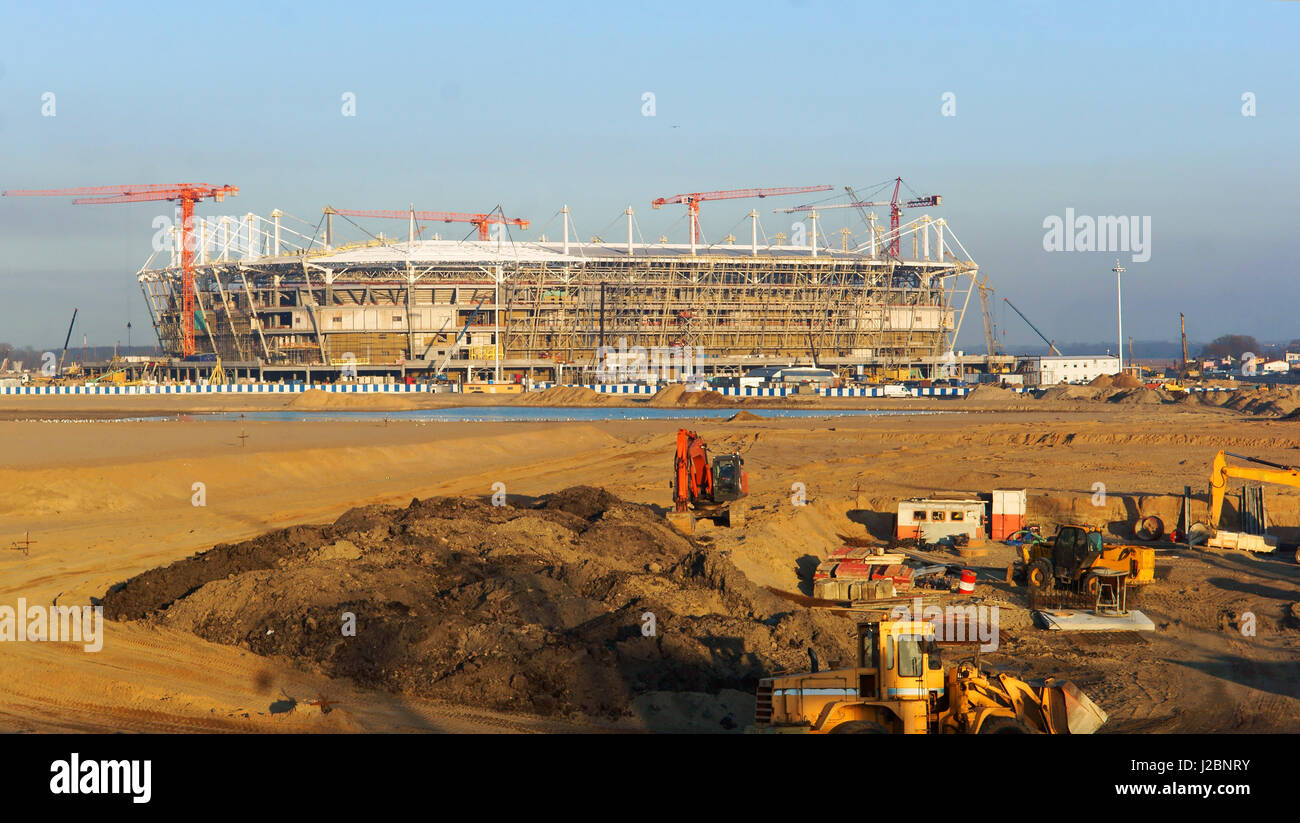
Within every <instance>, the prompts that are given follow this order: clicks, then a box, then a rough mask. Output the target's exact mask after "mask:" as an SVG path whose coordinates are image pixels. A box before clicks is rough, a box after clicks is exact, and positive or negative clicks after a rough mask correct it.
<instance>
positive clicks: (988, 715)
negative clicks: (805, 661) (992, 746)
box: [749, 618, 1107, 734]
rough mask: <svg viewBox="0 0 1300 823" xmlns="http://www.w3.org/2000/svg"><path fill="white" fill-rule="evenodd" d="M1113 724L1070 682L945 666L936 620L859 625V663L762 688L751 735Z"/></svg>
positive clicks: (766, 682) (763, 683)
mask: <svg viewBox="0 0 1300 823" xmlns="http://www.w3.org/2000/svg"><path fill="white" fill-rule="evenodd" d="M1106 720H1107V715H1106V712H1104V711H1102V710H1101V708H1100V707H1098V706H1097V705H1096V704H1095V703H1093V702H1092V700H1090V699H1089V698H1088V696H1087V695H1085V694H1084V693H1083V692H1082V691H1080V690H1079V689H1078V687H1076V686H1075V685H1074V684H1073V683H1070V682H1069V681H1063V680H1056V679H1049V680H1045V681H1041V682H1031V681H1025V680H1020V679H1018V678H1015V677H1012V676H1011V675H1009V674H1005V673H993V672H986V671H984V670H983V669H981V668H980V666H979V662H978V658H977V659H976V660H975V661H974V662H971V661H962V662H960V663H958V664H957V665H955V666H950V667H948V668H945V667H944V664H943V661H942V660H941V658H940V647H939V644H938V642H936V639H935V626H934V624H933V623H931V622H929V621H921V620H893V619H888V620H887V619H883V618H881V619H875V620H868V621H866V622H863V623H859V624H858V629H857V665H856V666H854V667H853V668H850V669H832V670H829V671H821V672H819V671H816V670H815V663H814V671H811V672H805V673H802V674H785V675H777V676H775V677H765V678H763V679H762V680H760V681H759V682H758V692H757V701H756V704H755V710H754V725H753V726H752V727H751V728H750V729H749V731H751V732H790V733H805V734H1092V733H1093V732H1095V731H1096V730H1097V729H1099V728H1101V727H1102V726H1103V725H1104V724H1105V723H1106Z"/></svg>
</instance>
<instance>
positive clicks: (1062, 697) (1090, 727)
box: [1043, 680, 1108, 734]
mask: <svg viewBox="0 0 1300 823" xmlns="http://www.w3.org/2000/svg"><path fill="white" fill-rule="evenodd" d="M1043 692H1044V697H1045V698H1046V703H1047V706H1046V709H1047V713H1048V716H1049V717H1050V718H1051V723H1052V729H1053V731H1055V732H1056V733H1057V734H1063V733H1068V734H1092V733H1093V732H1095V731H1097V730H1098V729H1100V728H1101V727H1102V726H1104V725H1105V724H1106V720H1107V719H1108V716H1107V714H1106V712H1104V711H1102V709H1101V707H1100V706H1098V705H1097V704H1096V703H1093V702H1092V699H1091V698H1089V697H1088V695H1086V694H1084V693H1083V692H1082V691H1080V690H1079V687H1078V686H1076V685H1074V684H1073V683H1071V682H1069V681H1068V680H1053V681H1048V683H1047V685H1046V686H1045V687H1044V688H1043Z"/></svg>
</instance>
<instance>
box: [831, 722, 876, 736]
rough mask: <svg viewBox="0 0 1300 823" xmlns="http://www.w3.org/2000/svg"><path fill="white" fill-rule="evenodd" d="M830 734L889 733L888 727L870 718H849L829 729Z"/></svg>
mask: <svg viewBox="0 0 1300 823" xmlns="http://www.w3.org/2000/svg"><path fill="white" fill-rule="evenodd" d="M829 733H830V734H889V729H886V728H885V727H884V726H882V725H880V724H879V723H873V722H871V721H870V720H850V721H849V722H847V723H841V724H840V725H838V726H836V727H835V728H833V729H831V730H830V732H829Z"/></svg>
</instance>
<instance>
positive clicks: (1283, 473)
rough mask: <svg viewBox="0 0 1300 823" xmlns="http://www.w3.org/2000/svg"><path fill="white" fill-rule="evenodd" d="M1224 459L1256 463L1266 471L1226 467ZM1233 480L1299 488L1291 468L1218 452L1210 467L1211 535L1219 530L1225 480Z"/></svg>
mask: <svg viewBox="0 0 1300 823" xmlns="http://www.w3.org/2000/svg"><path fill="white" fill-rule="evenodd" d="M1228 457H1236V458H1238V459H1240V460H1249V461H1250V462H1251V463H1257V464H1259V465H1261V466H1267V467H1268V468H1263V469H1257V468H1254V467H1252V466H1230V465H1228V460H1227V458H1228ZM1230 477H1235V478H1237V479H1239V480H1256V481H1259V482H1260V483H1273V484H1275V485H1279V486H1291V487H1293V488H1300V469H1296V468H1295V467H1293V466H1283V465H1282V464H1280V463H1270V462H1268V461H1267V460H1260V459H1259V458H1257V457H1246V456H1245V455H1241V454H1231V453H1229V452H1222V451H1221V452H1219V453H1218V454H1216V455H1215V456H1214V464H1213V465H1212V466H1211V467H1210V512H1209V523H1208V524H1207V525H1209V527H1210V531H1211V532H1217V531H1218V530H1219V517H1220V515H1222V514H1223V498H1224V495H1225V494H1227V490H1228V478H1230Z"/></svg>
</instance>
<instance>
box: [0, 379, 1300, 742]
mask: <svg viewBox="0 0 1300 823" xmlns="http://www.w3.org/2000/svg"><path fill="white" fill-rule="evenodd" d="M230 399H231V400H238V401H240V403H246V402H247V399H246V398H230ZM10 400H13V399H11V398H6V407H7V408H8V409H9V411H10V413H11V417H13V416H17V417H35V416H41V417H44V416H46V413H47V412H50V411H54V412H58V414H56V415H49V416H58V417H66V416H70V415H69V414H67V413H71V414H72V415H77V414H81V415H92V416H93V415H94V414H98V413H104V414H114V415H120V414H121V413H122V412H123V411H126V410H127V409H126V408H124V407H125V406H127V405H129V404H132V403H135V401H137V400H139V398H18V399H17V400H19V401H20V402H18V403H14V402H9V401H10ZM149 400H150V401H151V402H152V401H153V398H149ZM217 400H220V401H225V400H227V398H218V399H217ZM258 400H259V401H262V398H258ZM33 401H41V402H39V403H36V402H33ZM50 401H56V402H54V403H52V402H50ZM106 401H110V402H106ZM123 401H126V403H124V402H123ZM179 401H180V402H181V404H182V405H183V404H185V403H189V404H191V405H190V406H188V407H187V410H190V411H195V410H199V409H200V408H217V407H220V408H221V409H222V410H229V409H232V408H243V407H247V406H239V405H235V404H231V405H225V406H223V405H221V404H219V403H214V402H213V400H212V399H209V398H204V399H203V400H202V402H201V403H197V404H196V402H195V401H194V400H191V399H190V398H181V399H179ZM265 402H268V403H270V402H275V403H280V404H283V403H284V402H285V401H284V399H282V398H267V399H266V401H265ZM47 404H48V405H47ZM79 404H80V405H79ZM19 406H21V407H19ZM265 407H268V408H276V407H278V406H265ZM946 408H948V409H957V408H963V407H961V406H954V405H948V406H946ZM965 408H966V409H967V410H969V411H970V413H966V414H940V415H927V416H918V417H886V418H858V419H846V418H826V419H805V420H759V421H743V422H742V421H737V422H734V423H723V422H717V423H714V422H707V421H701V422H699V423H698V424H697V425H695V426H694V427H695V428H697V429H698V430H699V431H700V432H701V434H703V435H704V436H705V437H706V438H707V439H708V440H709V441H710V445H711V447H712V449H713V450H714V451H715V452H717V451H720V450H723V449H730V448H735V449H738V450H740V451H742V452H743V453H744V456H745V460H746V468H747V470H748V471H749V472H750V475H751V514H750V517H749V522H748V523H747V524H746V526H745V528H744V529H743V530H734V531H733V530H727V529H721V528H718V529H713V530H711V531H708V533H707V536H708V537H710V538H711V539H713V540H714V541H715V543H716V545H718V546H720V547H722V548H724V549H726V550H727V551H729V553H730V556H731V558H732V560H733V562H735V564H736V565H737V566H738V567H739V568H740V569H742V570H743V571H744V572H745V573H746V574H747V575H748V576H749V577H750V578H751V579H752V580H753V581H754V582H755V583H758V584H760V585H772V586H775V587H777V588H780V589H784V590H797V589H798V587H799V585H800V574H801V572H802V573H805V574H806V572H807V570H808V569H809V568H810V566H809V564H810V563H814V562H815V558H818V557H820V556H822V555H824V554H825V553H826V551H827V550H829V549H831V548H834V547H836V546H838V545H840V544H842V543H843V542H844V541H845V539H846V538H847V539H865V538H867V537H868V536H869V535H870V534H871V533H873V532H875V533H877V534H881V533H883V532H884V531H886V530H887V529H888V524H889V518H890V517H891V516H892V512H893V511H894V510H895V508H896V501H897V499H898V498H899V497H905V496H913V495H923V494H928V493H930V492H932V491H950V490H971V491H987V490H989V489H991V488H994V487H997V488H1027V489H1028V490H1029V493H1030V510H1031V520H1034V521H1038V522H1042V523H1044V524H1052V523H1056V522H1060V521H1063V520H1082V521H1085V522H1090V523H1096V524H1098V525H1108V526H1110V527H1111V528H1112V530H1114V531H1116V532H1120V533H1122V531H1123V530H1124V529H1125V528H1126V524H1127V523H1129V522H1131V520H1132V519H1133V517H1134V516H1135V515H1136V514H1148V513H1158V514H1161V515H1162V516H1165V517H1166V521H1167V522H1171V516H1172V514H1173V512H1174V511H1175V510H1176V505H1177V503H1176V497H1175V495H1177V494H1179V493H1181V491H1182V488H1183V486H1184V485H1191V486H1192V487H1193V489H1194V490H1198V491H1199V490H1203V489H1204V487H1205V483H1206V480H1207V475H1208V467H1209V461H1210V458H1211V457H1212V456H1213V454H1214V452H1215V451H1216V450H1218V449H1220V448H1228V449H1229V450H1235V451H1241V452H1244V453H1248V454H1253V455H1258V456H1260V457H1263V458H1265V459H1270V460H1275V461H1278V462H1282V463H1292V464H1294V463H1297V462H1300V454H1297V453H1296V449H1297V447H1298V446H1300V423H1296V422H1289V421H1281V420H1267V419H1258V418H1251V417H1246V416H1243V415H1240V414H1236V413H1232V412H1229V411H1225V410H1222V409H1219V408H1214V407H1199V406H1196V407H1189V406H1178V407H1172V406H1160V405H1155V406H1149V405H1113V404H1110V405H1102V404H1093V405H1091V406H1090V405H1087V404H1078V403H1075V404H1070V405H1069V406H1068V407H1064V408H1060V409H1056V408H1052V409H1044V408H1034V407H1032V406H1030V407H1028V408H1025V409H1023V410H1021V409H997V408H987V409H983V410H980V409H979V408H978V407H977V406H974V405H972V406H968V407H965ZM130 410H131V411H136V410H138V406H133V407H131V409H130ZM167 410H168V411H177V410H179V408H178V405H177V403H176V402H175V401H173V403H172V404H171V405H170V406H168V407H167ZM33 412H39V414H33ZM758 413H759V414H761V410H758ZM675 431H676V423H673V422H651V421H637V422H621V423H441V424H418V423H408V422H403V423H396V422H394V423H390V424H384V423H382V422H380V423H348V422H336V423H288V422H286V423H251V422H250V423H218V422H200V421H188V420H184V419H179V420H167V421H158V422H140V423H112V422H94V421H83V422H75V423H56V422H23V421H18V420H12V419H10V420H9V421H6V422H0V443H3V444H4V449H3V451H2V452H0V489H3V490H4V493H3V496H0V546H8V545H9V543H10V542H11V541H13V540H18V539H21V538H22V537H23V535H24V533H26V532H30V535H31V539H32V540H33V541H34V542H33V543H32V545H31V552H30V555H24V554H23V553H22V552H19V551H7V550H0V604H13V603H15V602H16V600H17V598H19V597H23V598H26V599H27V600H28V601H29V602H31V603H43V604H44V603H50V602H52V601H54V600H56V599H57V602H58V603H59V604H62V605H72V604H86V603H89V602H91V599H92V598H98V597H100V596H102V595H103V594H104V592H105V591H106V590H107V589H108V588H109V587H111V586H113V585H114V584H116V583H119V582H121V581H123V580H125V579H127V578H128V577H131V576H133V575H136V574H139V573H141V572H143V571H145V570H147V569H150V568H153V567H156V566H159V565H163V564H166V563H169V562H171V561H174V560H177V559H180V558H184V557H187V556H189V555H191V554H193V553H195V552H198V551H202V550H205V549H208V548H210V547H212V546H213V545H214V544H217V543H222V542H231V541H236V540H240V539H246V538H249V537H253V536H255V535H258V534H261V533H263V532H265V531H267V530H268V529H271V528H275V527H281V526H286V525H291V524H301V523H323V522H328V521H331V520H333V519H334V518H336V517H337V516H338V515H340V514H341V513H343V512H344V511H346V510H347V509H349V508H351V507H353V506H357V505H361V504H366V503H393V504H403V505H404V504H406V503H407V502H409V501H410V500H411V498H412V497H420V498H426V497H430V496H435V495H440V494H465V495H489V494H491V493H492V491H493V484H495V483H503V484H505V488H506V491H507V492H508V493H509V494H511V495H541V494H545V493H548V492H552V491H555V490H557V489H561V488H564V487H566V486H571V485H575V484H589V485H596V486H601V487H604V488H607V489H608V490H609V491H611V492H613V493H614V494H617V495H619V496H620V497H623V498H625V499H627V500H632V501H638V502H644V503H650V504H655V505H660V506H666V505H668V504H669V503H670V491H669V488H668V483H669V465H670V457H671V451H672V440H673V436H674V434H675ZM241 434H246V435H247V437H246V438H244V439H243V440H242V441H241V438H240V435H241ZM195 483H202V484H204V491H205V494H206V505H205V506H202V507H198V506H195V505H193V503H192V498H193V496H194V495H195V490H194V488H195V487H194V484H195ZM1096 483H1103V484H1105V487H1106V490H1107V497H1106V502H1105V504H1104V505H1103V506H1100V507H1098V506H1094V505H1092V500H1093V497H1094V494H1095V485H1094V484H1096ZM801 488H802V489H803V490H804V493H805V496H806V500H807V505H802V506H797V505H794V503H793V501H792V498H793V497H794V496H795V495H796V493H797V492H798V491H799V490H800V489H801ZM1267 494H1268V504H1269V509H1270V514H1271V515H1272V516H1273V517H1274V519H1275V520H1276V521H1277V522H1278V523H1279V524H1280V525H1281V526H1282V529H1281V530H1280V533H1281V534H1282V535H1283V539H1284V540H1288V539H1289V540H1291V542H1300V541H1297V540H1296V536H1297V535H1300V494H1297V493H1295V492H1291V491H1289V490H1284V489H1274V488H1273V487H1270V488H1269V490H1268V492H1267ZM1200 514H1201V513H1200V512H1199V511H1197V512H1194V516H1196V517H1199V516H1200ZM980 562H981V563H982V564H983V567H984V570H985V572H986V574H985V577H984V579H983V580H982V582H981V585H980V591H979V592H978V594H980V595H981V596H983V597H988V598H991V599H993V600H994V601H997V600H999V599H1001V600H1002V601H1005V602H1011V601H1013V600H1015V598H1016V597H1018V596H1019V595H1018V594H1017V593H1015V592H1012V591H1009V590H1008V589H1007V587H1006V586H1005V584H999V583H996V582H994V580H995V579H996V578H997V577H998V576H999V574H998V572H999V568H998V567H999V565H1005V562H1006V558H1005V557H1002V556H1001V555H999V554H998V553H997V552H995V553H994V554H992V555H990V557H989V558H988V559H987V560H985V561H980ZM1161 563H1162V564H1164V565H1166V566H1168V567H1169V568H1170V569H1171V571H1170V572H1169V575H1168V578H1167V579H1166V580H1164V581H1161V582H1158V583H1157V584H1156V587H1158V588H1153V589H1152V590H1151V591H1150V592H1149V593H1148V594H1147V595H1144V596H1146V597H1148V598H1149V600H1148V601H1145V604H1149V605H1148V608H1149V609H1150V611H1151V612H1152V616H1153V617H1154V618H1155V619H1156V620H1157V624H1158V626H1159V631H1158V632H1157V633H1156V634H1155V635H1154V636H1151V637H1148V638H1144V639H1140V640H1138V641H1135V643H1134V646H1135V647H1139V648H1137V649H1136V650H1134V649H1132V648H1130V649H1120V648H1119V647H1117V646H1114V645H1113V644H1109V645H1108V644H1101V645H1098V644H1096V643H1095V642H1085V641H1083V640H1066V639H1057V638H1054V637H1049V636H1046V635H1045V633H1044V632H1042V631H1039V630H1036V629H1033V628H1031V627H1029V626H1028V625H1027V623H1026V622H1024V621H1022V623H1021V624H1016V622H1015V621H1014V620H1012V621H1011V622H1012V624H1013V626H1014V628H1011V629H1009V630H1008V631H1009V635H1008V642H1007V643H1006V644H1005V645H1004V649H1003V658H1002V659H1001V660H998V661H997V662H999V663H1001V664H1004V665H1008V666H1009V667H1010V668H1013V669H1014V668H1017V666H1019V667H1021V668H1027V669H1029V670H1032V671H1033V672H1034V673H1036V674H1041V673H1053V672H1055V673H1063V674H1067V675H1068V676H1071V677H1073V678H1075V679H1077V680H1079V681H1080V682H1081V683H1083V684H1084V685H1085V688H1086V689H1087V690H1088V691H1089V693H1090V694H1093V696H1094V697H1096V698H1098V699H1099V702H1102V704H1103V706H1104V707H1105V708H1106V709H1107V710H1108V711H1110V712H1111V714H1112V724H1111V726H1110V727H1109V728H1110V729H1111V730H1151V731H1178V730H1213V731H1227V730H1241V729H1246V730H1288V731H1297V730H1300V677H1297V674H1298V673H1300V669H1297V665H1298V664H1297V663H1296V660H1297V654H1298V653H1300V631H1297V630H1296V628H1294V627H1293V626H1292V625H1291V624H1289V623H1288V622H1287V619H1286V616H1285V615H1286V611H1287V609H1288V608H1289V606H1290V604H1292V603H1294V602H1296V601H1297V600H1300V567H1297V566H1296V565H1294V563H1290V562H1284V561H1283V560H1281V559H1278V558H1275V557H1253V556H1249V555H1238V554H1220V553H1212V552H1200V551H1192V552H1185V553H1182V554H1181V555H1180V556H1174V555H1172V554H1171V555H1169V556H1167V557H1162V558H1161ZM1248 611H1249V612H1252V613H1253V614H1255V615H1258V620H1259V625H1260V627H1261V628H1260V629H1259V631H1258V633H1257V635H1256V636H1254V637H1245V636H1243V635H1242V634H1241V632H1240V631H1238V630H1237V629H1236V628H1234V627H1235V626H1236V625H1237V621H1238V620H1239V618H1240V615H1241V614H1242V613H1244V612H1248ZM106 632H107V636H106V639H105V643H104V648H103V650H102V651H101V652H99V653H96V654H89V653H85V652H83V651H82V650H81V649H80V648H79V647H75V646H70V645H64V644H53V643H6V644H4V645H3V646H0V730H7V731H64V730H68V731H73V730H75V731H315V730H321V731H352V730H364V731H404V730H433V731H472V730H483V731H495V730H512V731H566V730H571V729H575V728H581V727H580V726H578V725H577V724H573V723H567V722H561V721H555V720H543V719H539V718H532V717H527V716H516V715H510V716H507V715H501V714H496V713H492V712H484V711H478V710H473V709H467V708H465V707H463V706H450V705H445V704H440V703H436V702H432V701H422V700H416V699H412V698H408V697H398V696H394V695H392V694H388V693H385V692H378V691H373V690H365V689H360V688H358V687H356V686H354V685H353V684H351V683H349V682H347V681H345V680H341V679H330V678H327V677H325V676H324V675H322V674H319V673H314V672H309V671H304V670H300V669H298V668H295V667H293V666H291V665H290V664H288V663H287V662H281V661H278V660H274V659H268V658H262V657H259V656H257V655H254V654H252V653H250V652H247V651H242V650H240V649H236V648H232V647H227V646H221V645H217V644H213V643H209V642H206V641H203V640H200V639H198V638H197V637H195V636H194V635H192V634H189V633H186V632H181V631H178V630H173V629H167V628H163V627H159V626H151V625H147V624H142V623H116V622H109V623H107V624H106ZM320 697H325V698H326V699H327V700H328V701H329V702H330V703H333V704H335V705H336V706H337V707H338V709H339V710H338V711H332V712H330V713H329V714H326V715H324V716H322V715H320V714H319V713H316V714H313V713H311V712H308V711H299V712H288V713H284V712H281V713H275V712H273V711H272V708H271V706H272V704H274V703H276V702H277V701H282V700H285V699H291V700H296V701H299V702H300V703H301V702H303V701H307V700H313V699H318V698H320Z"/></svg>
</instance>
